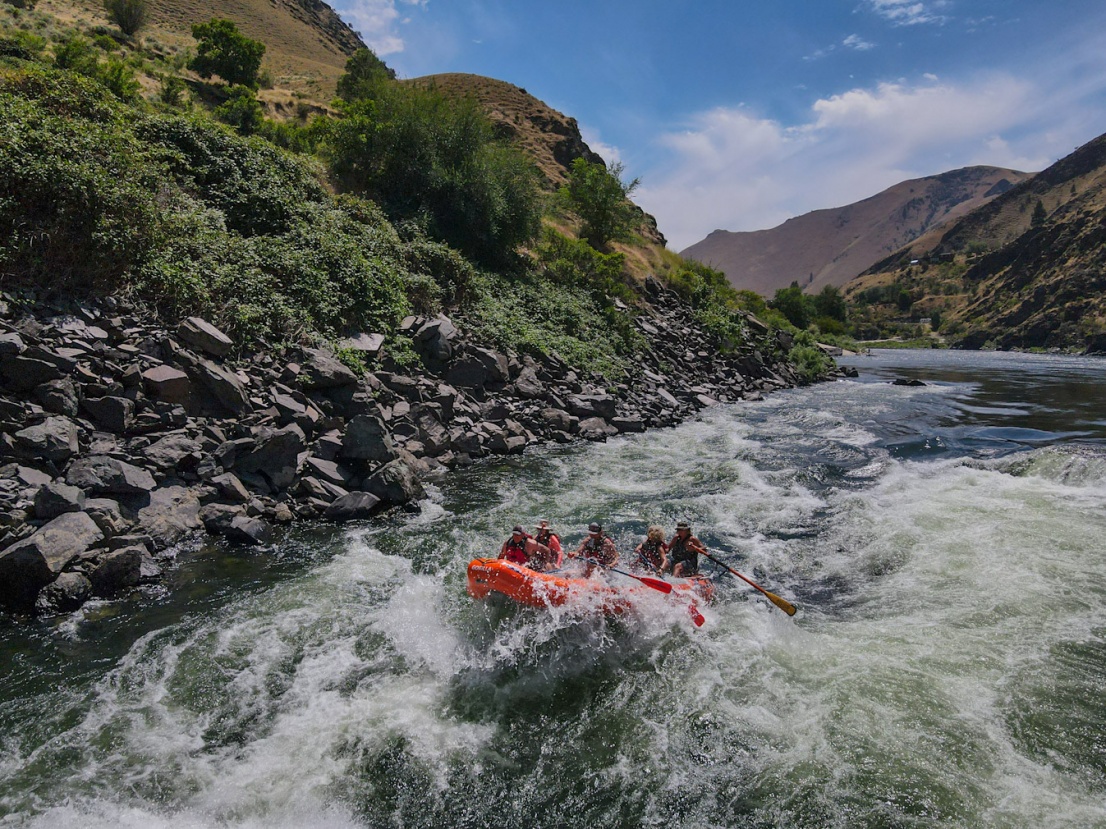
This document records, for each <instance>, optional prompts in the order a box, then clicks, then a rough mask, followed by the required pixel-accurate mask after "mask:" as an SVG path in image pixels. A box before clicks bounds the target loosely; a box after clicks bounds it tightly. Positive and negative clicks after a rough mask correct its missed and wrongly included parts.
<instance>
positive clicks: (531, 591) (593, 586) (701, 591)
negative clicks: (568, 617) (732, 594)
mask: <svg viewBox="0 0 1106 829" xmlns="http://www.w3.org/2000/svg"><path fill="white" fill-rule="evenodd" d="M670 583H671V584H672V592H671V593H661V592H660V591H658V590H655V589H654V588H652V587H648V586H646V585H644V584H640V583H637V582H633V583H632V584H628V585H622V584H609V583H607V582H606V581H604V580H602V579H594V578H591V579H589V578H583V577H582V576H571V575H568V574H566V573H563V572H553V573H542V572H538V571H536V570H531V569H530V568H529V567H523V566H522V565H519V564H513V563H512V562H509V561H505V560H504V559H498V558H476V559H473V560H472V561H471V562H470V563H469V567H468V591H469V595H470V596H472V597H473V598H474V599H484V598H486V597H487V596H488V594H489V593H499V594H501V595H503V596H506V597H507V598H509V599H512V600H514V601H516V602H518V603H519V604H522V605H527V606H528V607H560V606H561V605H565V604H569V603H570V602H571V603H579V604H580V605H581V606H588V605H591V606H594V607H596V608H597V609H599V610H601V611H602V612H603V613H611V614H615V613H625V612H626V611H628V610H630V609H632V608H633V606H634V603H635V602H637V601H641V599H642V598H643V597H644V596H646V595H647V594H651V595H652V596H658V595H661V596H665V597H666V598H667V599H668V600H669V601H675V602H678V603H680V604H684V605H686V606H687V607H688V610H689V611H690V612H691V617H692V619H694V620H695V623H696V624H697V625H701V624H702V623H703V622H702V619H703V617H702V615H700V613H699V611H698V609H697V608H696V601H705V602H709V601H710V600H711V599H712V598H713V597H714V585H713V583H712V582H711V580H710V579H708V578H706V577H705V576H696V577H693V578H689V579H672V580H671V581H670Z"/></svg>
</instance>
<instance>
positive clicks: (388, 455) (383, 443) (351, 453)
mask: <svg viewBox="0 0 1106 829" xmlns="http://www.w3.org/2000/svg"><path fill="white" fill-rule="evenodd" d="M395 456H396V453H395V446H394V445H393V444H392V438H391V436H390V435H389V434H388V430H387V429H385V428H384V424H383V423H381V422H380V419H379V418H377V417H373V416H372V415H358V416H357V417H355V418H353V420H351V421H350V422H349V424H348V425H347V426H346V432H345V434H344V435H343V436H342V451H341V454H340V455H339V457H342V458H347V459H349V460H361V461H370V462H372V463H387V462H388V461H390V460H392V459H393V458H394V457H395Z"/></svg>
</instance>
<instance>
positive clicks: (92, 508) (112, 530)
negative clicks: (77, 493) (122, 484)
mask: <svg viewBox="0 0 1106 829" xmlns="http://www.w3.org/2000/svg"><path fill="white" fill-rule="evenodd" d="M84 511H85V512H86V513H88V517H89V518H91V519H92V520H93V521H95V522H96V526H97V527H99V528H100V531H101V532H102V533H103V534H104V536H105V537H106V538H114V537H115V536H117V535H119V534H121V533H124V532H126V531H127V529H128V528H129V527H130V525H131V522H130V521H129V520H128V519H127V518H126V516H124V515H123V509H122V507H120V506H119V502H118V501H114V500H112V499H111V498H89V499H88V500H86V501H85V505H84ZM109 546H110V545H109Z"/></svg>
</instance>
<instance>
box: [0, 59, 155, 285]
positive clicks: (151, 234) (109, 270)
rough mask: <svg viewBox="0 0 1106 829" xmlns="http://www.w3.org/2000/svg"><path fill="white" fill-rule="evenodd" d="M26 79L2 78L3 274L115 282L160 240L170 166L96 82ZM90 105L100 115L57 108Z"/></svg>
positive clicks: (49, 281)
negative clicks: (128, 125)
mask: <svg viewBox="0 0 1106 829" xmlns="http://www.w3.org/2000/svg"><path fill="white" fill-rule="evenodd" d="M22 80H23V83H22V84H20V83H18V82H16V83H10V82H8V81H9V78H4V79H3V80H2V81H0V272H2V273H4V274H6V275H8V276H10V277H14V278H15V279H18V280H22V281H26V282H31V283H35V284H41V285H43V286H47V287H49V286H59V285H67V286H69V287H72V288H73V289H75V290H78V291H81V290H88V289H91V288H92V287H94V286H98V285H105V284H111V283H113V281H114V279H115V278H116V277H117V275H118V274H119V273H120V272H121V271H124V270H126V269H127V268H128V267H130V266H132V265H133V264H135V263H137V262H139V261H141V260H142V258H143V257H144V256H145V255H146V253H147V252H148V251H149V250H150V249H151V247H152V246H154V245H156V243H157V240H158V236H159V221H158V216H159V212H160V208H159V206H158V204H157V193H158V191H159V187H160V185H161V183H162V182H163V181H164V179H165V177H166V171H165V170H164V168H162V167H161V166H160V165H159V164H158V163H157V161H156V160H155V159H153V158H151V157H150V154H149V153H148V152H147V149H146V148H145V147H144V146H142V144H141V143H140V142H138V141H136V140H135V138H134V136H133V135H132V134H130V133H129V131H128V130H127V129H125V128H124V127H123V124H122V120H121V116H120V114H119V113H118V112H117V111H112V109H111V108H110V107H108V106H106V101H105V99H104V93H103V91H102V90H98V89H97V88H96V87H95V85H94V84H92V83H90V82H89V81H87V80H84V79H82V78H79V77H76V76H74V75H72V74H69V73H64V72H42V73H35V74H34V75H31V76H30V77H24V78H23V79H22ZM47 86H48V87H49V89H46V87H47ZM20 87H22V89H23V90H24V91H31V92H34V91H35V90H36V89H37V90H41V91H43V92H44V95H43V97H42V98H41V99H38V100H36V99H35V98H34V97H30V98H28V97H21V96H19V95H18V94H16V92H15V90H16V89H18V88H20ZM90 99H95V102H94V103H93V101H91V100H90ZM86 107H87V110H86V111H91V112H93V113H94V114H95V116H96V118H94V119H84V118H81V119H77V118H70V117H65V115H63V114H59V111H60V112H66V111H69V112H73V111H80V110H82V109H86Z"/></svg>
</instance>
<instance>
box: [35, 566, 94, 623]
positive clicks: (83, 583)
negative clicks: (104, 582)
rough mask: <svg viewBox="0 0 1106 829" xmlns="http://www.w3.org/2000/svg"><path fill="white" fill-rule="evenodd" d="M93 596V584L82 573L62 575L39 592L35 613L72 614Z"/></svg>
mask: <svg viewBox="0 0 1106 829" xmlns="http://www.w3.org/2000/svg"><path fill="white" fill-rule="evenodd" d="M91 595H92V582H90V581H89V580H88V579H87V578H86V577H85V576H84V575H83V574H81V573H62V574H61V575H59V576H58V577H57V578H56V579H54V581H53V582H51V583H50V584H48V585H46V586H45V587H44V588H42V590H40V591H39V594H38V597H37V598H36V599H35V612H36V613H40V614H44V615H46V614H50V613H70V612H72V611H74V610H76V609H77V608H79V607H80V606H81V605H83V604H84V603H85V602H86V601H87V600H88V597H89V596H91Z"/></svg>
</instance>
